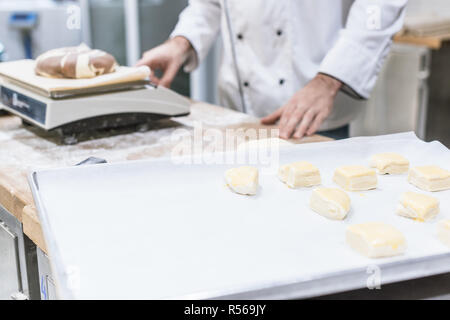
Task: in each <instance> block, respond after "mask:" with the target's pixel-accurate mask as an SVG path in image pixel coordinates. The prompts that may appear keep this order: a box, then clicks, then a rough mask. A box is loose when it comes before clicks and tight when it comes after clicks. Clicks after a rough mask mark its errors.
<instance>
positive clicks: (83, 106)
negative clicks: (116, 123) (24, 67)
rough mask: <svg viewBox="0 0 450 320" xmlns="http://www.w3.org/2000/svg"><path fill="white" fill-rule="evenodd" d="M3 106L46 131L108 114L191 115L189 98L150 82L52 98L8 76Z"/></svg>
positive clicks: (1, 91) (3, 85) (2, 87)
mask: <svg viewBox="0 0 450 320" xmlns="http://www.w3.org/2000/svg"><path fill="white" fill-rule="evenodd" d="M0 94H1V102H2V105H3V106H2V107H3V108H4V109H5V110H7V111H8V112H11V113H13V114H15V115H17V116H19V117H21V118H23V119H24V120H26V121H27V122H29V123H32V124H33V125H35V126H38V127H40V128H42V129H44V130H47V131H49V130H52V129H55V128H58V127H62V126H64V125H66V124H69V123H74V122H77V121H82V120H85V119H90V118H95V117H99V116H106V115H117V116H120V115H121V114H131V113H135V114H136V113H143V114H155V115H158V116H167V117H175V116H182V115H187V114H189V104H190V103H189V100H188V99H186V98H184V97H182V96H181V95H179V94H177V93H175V92H173V91H171V90H170V89H166V88H164V87H152V86H150V85H147V86H145V87H141V88H139V89H128V90H121V91H113V92H107V93H100V94H90V95H81V96H74V97H70V98H62V99H52V98H49V97H45V96H43V95H41V94H38V93H36V92H34V91H33V90H30V89H28V88H25V87H24V86H20V85H19V84H18V83H15V82H11V81H9V80H8V79H6V78H4V79H3V83H0Z"/></svg>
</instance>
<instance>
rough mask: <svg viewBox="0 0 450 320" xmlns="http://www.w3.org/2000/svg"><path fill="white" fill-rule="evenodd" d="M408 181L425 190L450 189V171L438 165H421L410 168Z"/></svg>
mask: <svg viewBox="0 0 450 320" xmlns="http://www.w3.org/2000/svg"><path fill="white" fill-rule="evenodd" d="M408 181H409V182H410V183H411V184H413V185H415V186H416V187H418V188H420V189H422V190H425V191H442V190H447V189H450V171H448V170H445V169H442V168H440V167H438V166H421V167H414V168H411V170H409V175H408Z"/></svg>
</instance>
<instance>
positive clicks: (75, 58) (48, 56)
mask: <svg viewBox="0 0 450 320" xmlns="http://www.w3.org/2000/svg"><path fill="white" fill-rule="evenodd" d="M116 67H117V62H116V59H114V57H113V56H112V55H110V54H109V53H106V52H105V51H101V50H92V49H91V48H89V47H88V46H87V45H85V44H81V45H79V46H78V47H66V48H59V49H53V50H50V51H47V52H45V53H43V54H41V55H40V56H39V57H37V59H36V67H35V72H36V74H37V75H40V76H43V77H47V78H71V79H84V78H94V77H96V76H99V75H102V74H106V73H111V72H114V71H115V70H116Z"/></svg>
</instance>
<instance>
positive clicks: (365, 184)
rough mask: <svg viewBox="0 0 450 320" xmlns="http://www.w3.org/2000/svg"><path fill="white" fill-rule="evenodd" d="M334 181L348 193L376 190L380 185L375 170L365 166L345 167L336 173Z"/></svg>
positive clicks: (338, 169)
mask: <svg viewBox="0 0 450 320" xmlns="http://www.w3.org/2000/svg"><path fill="white" fill-rule="evenodd" d="M333 181H334V182H336V183H337V184H338V185H339V186H341V187H342V188H343V189H345V190H347V191H363V190H370V189H375V188H376V187H377V184H378V180H377V175H376V172H375V170H374V169H370V168H367V167H364V166H343V167H340V168H337V169H336V171H335V172H334V176H333Z"/></svg>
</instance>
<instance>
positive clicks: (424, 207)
mask: <svg viewBox="0 0 450 320" xmlns="http://www.w3.org/2000/svg"><path fill="white" fill-rule="evenodd" d="M438 213H439V200H438V199H436V198H434V197H431V196H428V195H426V194H421V193H417V192H405V193H403V194H402V196H401V198H400V203H399V205H398V207H397V214H398V215H400V216H403V217H407V218H411V219H415V220H417V221H426V220H430V219H432V218H434V217H435V216H436V215H437V214H438Z"/></svg>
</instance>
